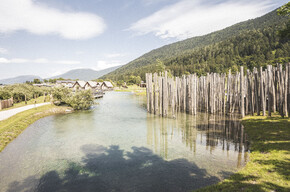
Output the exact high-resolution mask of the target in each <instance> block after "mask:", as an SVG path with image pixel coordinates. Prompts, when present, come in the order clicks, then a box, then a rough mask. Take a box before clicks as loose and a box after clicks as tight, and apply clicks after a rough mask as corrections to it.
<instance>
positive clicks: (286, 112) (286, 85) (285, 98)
mask: <svg viewBox="0 0 290 192" xmlns="http://www.w3.org/2000/svg"><path fill="white" fill-rule="evenodd" d="M288 71H289V66H288V65H287V64H286V66H285V81H284V83H285V85H284V113H285V116H288V112H289V111H288V109H287V106H288V103H287V94H288V91H289V90H288V83H289V78H288Z"/></svg>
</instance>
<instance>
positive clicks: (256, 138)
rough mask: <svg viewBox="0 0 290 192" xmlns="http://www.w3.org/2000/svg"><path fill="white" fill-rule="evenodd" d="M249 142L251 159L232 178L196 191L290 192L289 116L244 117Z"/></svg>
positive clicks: (243, 122) (243, 121)
mask: <svg viewBox="0 0 290 192" xmlns="http://www.w3.org/2000/svg"><path fill="white" fill-rule="evenodd" d="M242 124H243V125H244V129H245V132H246V133H247V135H248V137H249V141H250V151H251V153H249V161H248V162H247V164H246V165H245V166H244V167H243V168H241V169H240V170H239V171H238V172H236V173H234V174H233V175H231V176H230V177H229V178H227V179H225V180H223V181H221V182H219V183H217V184H214V185H210V186H207V187H204V188H200V189H197V190H194V191H195V192H211V191H228V192H232V191H253V192H256V191H285V192H286V191H289V189H290V148H289V147H290V140H289V139H290V129H289V126H290V119H289V118H282V117H281V116H279V115H277V114H276V115H273V116H272V117H266V116H246V117H245V118H244V119H242Z"/></svg>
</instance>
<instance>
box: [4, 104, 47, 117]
mask: <svg viewBox="0 0 290 192" xmlns="http://www.w3.org/2000/svg"><path fill="white" fill-rule="evenodd" d="M48 104H50V103H49V102H48V103H39V104H33V105H27V106H24V107H18V108H15V109H10V110H5V111H0V121H2V120H4V119H8V118H9V117H11V116H13V115H16V114H17V113H20V112H22V111H26V110H28V109H32V108H35V107H40V106H43V105H48Z"/></svg>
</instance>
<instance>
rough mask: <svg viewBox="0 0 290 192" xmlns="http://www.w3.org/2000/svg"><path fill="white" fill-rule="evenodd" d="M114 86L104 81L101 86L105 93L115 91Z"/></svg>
mask: <svg viewBox="0 0 290 192" xmlns="http://www.w3.org/2000/svg"><path fill="white" fill-rule="evenodd" d="M113 88H114V86H113V85H112V83H111V82H110V81H104V82H103V83H102V85H101V89H102V90H104V91H110V90H113Z"/></svg>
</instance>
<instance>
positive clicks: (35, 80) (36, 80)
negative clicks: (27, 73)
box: [33, 79, 41, 84]
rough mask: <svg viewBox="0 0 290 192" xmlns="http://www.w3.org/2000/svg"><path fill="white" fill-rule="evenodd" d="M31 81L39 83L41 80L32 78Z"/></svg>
mask: <svg viewBox="0 0 290 192" xmlns="http://www.w3.org/2000/svg"><path fill="white" fill-rule="evenodd" d="M33 83H34V84H40V83H41V81H40V80H39V79H33Z"/></svg>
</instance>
